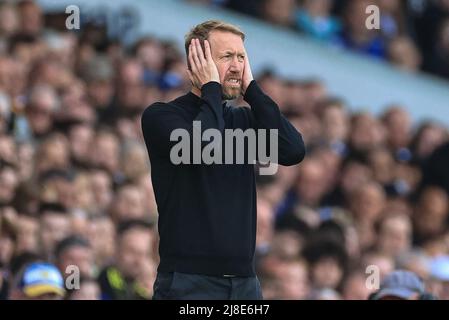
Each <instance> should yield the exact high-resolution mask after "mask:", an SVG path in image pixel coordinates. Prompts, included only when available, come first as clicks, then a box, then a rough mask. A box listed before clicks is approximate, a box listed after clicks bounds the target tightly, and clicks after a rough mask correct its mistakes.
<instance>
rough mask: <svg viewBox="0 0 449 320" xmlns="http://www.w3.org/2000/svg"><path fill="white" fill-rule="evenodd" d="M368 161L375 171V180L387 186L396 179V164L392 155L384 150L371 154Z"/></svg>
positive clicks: (377, 150) (376, 150)
mask: <svg viewBox="0 0 449 320" xmlns="http://www.w3.org/2000/svg"><path fill="white" fill-rule="evenodd" d="M368 161H369V164H370V167H371V169H372V170H373V178H374V179H375V180H376V181H377V182H379V183H380V184H382V185H386V184H388V183H390V182H391V180H392V179H393V178H394V169H395V163H394V158H393V156H392V154H391V153H390V152H389V151H388V150H387V149H384V148H381V149H375V150H373V151H372V152H370V153H369V156H368Z"/></svg>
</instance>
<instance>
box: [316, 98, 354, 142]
mask: <svg viewBox="0 0 449 320" xmlns="http://www.w3.org/2000/svg"><path fill="white" fill-rule="evenodd" d="M322 122H323V126H322V128H323V135H324V137H325V138H326V140H327V141H329V142H336V141H345V140H346V137H347V135H348V131H349V118H348V116H347V114H346V112H345V110H344V109H343V107H342V106H340V105H337V104H336V105H330V106H327V107H326V108H325V109H324V112H323V117H322Z"/></svg>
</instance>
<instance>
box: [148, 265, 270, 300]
mask: <svg viewBox="0 0 449 320" xmlns="http://www.w3.org/2000/svg"><path fill="white" fill-rule="evenodd" d="M153 291H154V295H153V300H262V290H261V288H260V282H259V279H257V277H255V276H252V277H214V276H204V275H199V274H187V273H181V272H168V273H165V272H164V273H162V272H161V273H158V275H157V278H156V281H155V282H154V289H153Z"/></svg>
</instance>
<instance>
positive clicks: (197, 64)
mask: <svg viewBox="0 0 449 320" xmlns="http://www.w3.org/2000/svg"><path fill="white" fill-rule="evenodd" d="M193 41H194V44H193V45H192V51H193V60H194V61H195V64H196V66H197V68H198V69H199V68H200V67H201V62H200V59H199V58H198V50H197V49H196V48H197V46H196V43H195V42H196V39H195V40H193Z"/></svg>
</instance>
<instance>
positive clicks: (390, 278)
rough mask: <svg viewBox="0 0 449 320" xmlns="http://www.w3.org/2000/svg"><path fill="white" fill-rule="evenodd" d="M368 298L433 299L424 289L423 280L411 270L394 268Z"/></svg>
mask: <svg viewBox="0 0 449 320" xmlns="http://www.w3.org/2000/svg"><path fill="white" fill-rule="evenodd" d="M369 299H370V300H435V299H436V297H434V296H433V295H432V294H430V293H428V292H426V291H425V285H424V282H423V281H422V280H421V279H420V278H419V277H418V276H417V275H416V274H414V273H413V272H411V271H406V270H395V271H393V272H391V273H390V274H388V275H387V276H386V277H385V279H384V280H383V281H382V283H381V285H380V289H379V290H378V291H377V292H374V293H373V294H371V295H370V297H369Z"/></svg>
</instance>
